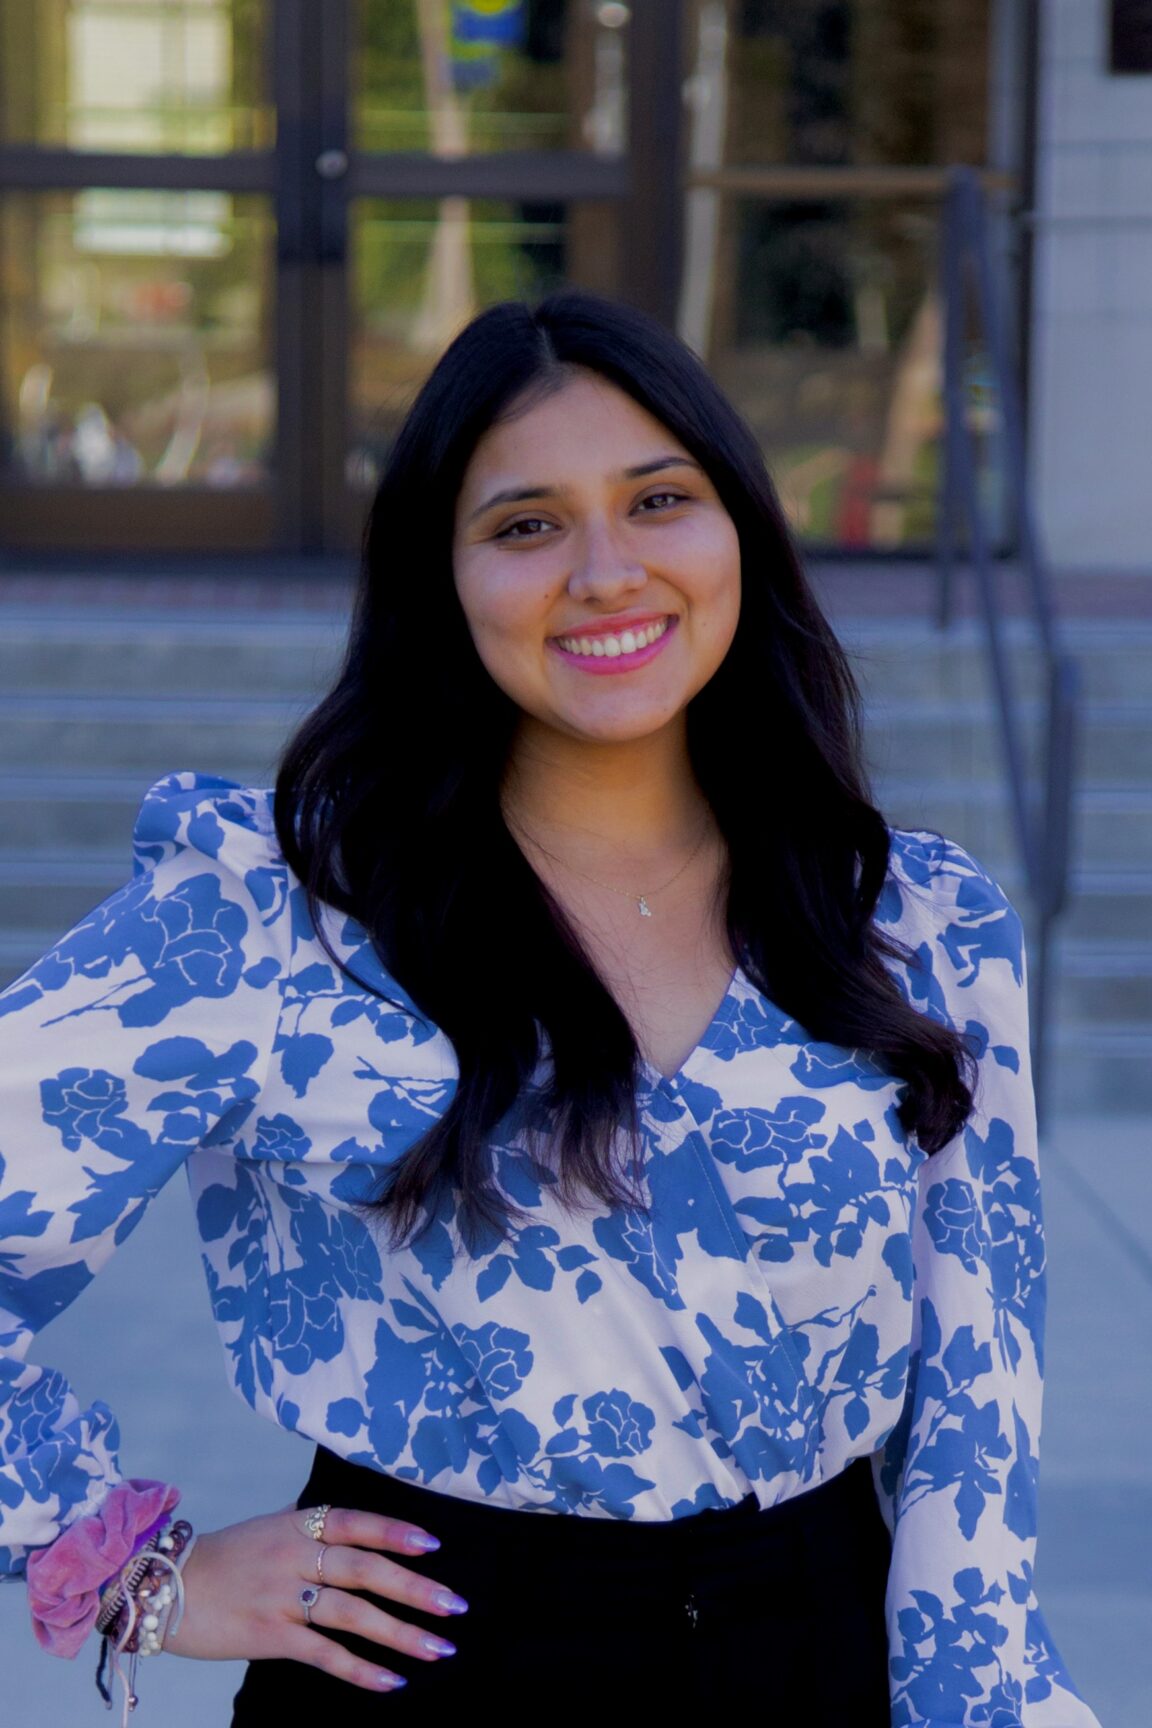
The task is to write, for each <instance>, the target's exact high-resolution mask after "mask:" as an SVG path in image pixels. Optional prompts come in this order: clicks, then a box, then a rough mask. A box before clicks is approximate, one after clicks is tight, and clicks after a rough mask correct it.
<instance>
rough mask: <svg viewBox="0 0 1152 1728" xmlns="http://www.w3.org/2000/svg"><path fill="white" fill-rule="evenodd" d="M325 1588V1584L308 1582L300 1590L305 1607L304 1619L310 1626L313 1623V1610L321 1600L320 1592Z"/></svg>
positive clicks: (302, 1603)
mask: <svg viewBox="0 0 1152 1728" xmlns="http://www.w3.org/2000/svg"><path fill="white" fill-rule="evenodd" d="M323 1588H324V1586H323V1584H306V1585H305V1586H304V1588H303V1590H301V1592H300V1602H301V1605H302V1607H303V1609H304V1621H305V1624H306V1625H308V1626H311V1624H312V1610H313V1608H315V1606H316V1604H317V1602H319V1600H320V1592H321V1590H323Z"/></svg>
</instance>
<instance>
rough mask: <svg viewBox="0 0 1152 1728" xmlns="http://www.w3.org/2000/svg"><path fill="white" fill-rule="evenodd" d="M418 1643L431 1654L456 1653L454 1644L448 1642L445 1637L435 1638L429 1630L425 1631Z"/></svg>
mask: <svg viewBox="0 0 1152 1728" xmlns="http://www.w3.org/2000/svg"><path fill="white" fill-rule="evenodd" d="M420 1643H421V1644H422V1645H423V1647H424V1649H425V1650H428V1651H430V1652H431V1654H432V1655H433V1656H455V1654H456V1646H455V1644H449V1642H448V1640H447V1638H435V1637H433V1635H432V1633H431V1632H427V1633H425V1635H424V1637H423V1638H421V1640H420Z"/></svg>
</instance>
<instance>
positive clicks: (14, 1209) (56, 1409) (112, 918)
mask: <svg viewBox="0 0 1152 1728" xmlns="http://www.w3.org/2000/svg"><path fill="white" fill-rule="evenodd" d="M289 900H290V896H289V890H288V880H287V871H286V866H285V865H284V863H283V860H282V858H281V857H280V854H279V850H278V848H276V846H275V835H274V831H273V830H272V827H271V817H270V811H269V800H268V796H267V794H266V793H263V792H256V791H249V790H245V789H243V788H240V787H238V786H235V785H233V784H232V783H231V782H229V781H224V780H216V779H211V778H209V777H206V776H198V775H194V774H187V773H185V774H173V775H169V776H168V777H167V778H166V779H165V780H162V781H160V782H159V783H158V784H157V785H156V786H154V787H153V788H152V789H151V791H150V792H149V793H148V795H147V797H146V798H145V800H144V803H143V805H142V807H141V810H140V814H139V817H138V820H137V823H136V829H135V873H134V875H133V878H132V880H131V881H130V882H129V883H127V885H126V886H125V887H123V888H121V889H120V890H119V891H118V892H117V893H115V894H113V895H112V896H111V897H110V898H109V899H107V900H105V901H104V902H103V903H102V904H101V905H99V906H97V907H96V909H95V911H93V912H91V913H89V915H88V916H87V917H86V918H85V919H83V920H82V922H81V923H79V924H78V925H77V926H76V928H75V929H74V930H72V931H70V932H69V934H68V935H67V936H65V937H63V938H62V940H61V941H59V942H58V943H57V944H56V946H55V947H54V948H52V949H51V950H50V951H49V952H48V953H47V954H45V955H44V957H43V958H42V959H41V960H39V961H38V962H37V963H36V965H34V966H33V967H32V968H31V970H30V971H28V972H27V973H25V974H24V976H23V977H22V978H20V979H18V980H17V981H16V982H15V983H13V984H11V985H9V987H8V988H7V989H6V990H5V991H3V993H0V1574H3V1573H5V1572H8V1573H20V1572H22V1571H23V1570H24V1563H25V1559H26V1556H27V1551H28V1550H29V1549H31V1548H35V1547H39V1546H42V1545H44V1544H46V1543H49V1542H51V1541H53V1540H54V1539H55V1537H57V1536H58V1535H59V1534H60V1533H61V1531H62V1530H64V1529H65V1528H67V1527H68V1526H69V1525H70V1524H71V1523H72V1522H74V1521H75V1520H76V1519H77V1518H79V1517H82V1516H84V1515H85V1514H87V1513H89V1512H92V1511H94V1510H95V1509H96V1508H97V1507H98V1506H99V1504H100V1502H101V1501H102V1500H103V1499H104V1498H105V1496H106V1494H107V1493H108V1491H109V1490H110V1488H111V1487H112V1486H113V1485H114V1484H115V1483H116V1482H118V1481H119V1480H120V1469H119V1463H118V1457H117V1453H118V1446H119V1436H118V1432H117V1426H116V1422H115V1419H114V1417H113V1415H112V1413H111V1411H110V1410H109V1409H108V1408H107V1406H106V1405H104V1404H102V1403H99V1402H97V1403H93V1404H92V1405H91V1406H90V1408H88V1409H82V1408H81V1407H80V1404H79V1402H78V1400H77V1398H76V1396H75V1395H74V1393H73V1392H72V1390H71V1388H70V1387H69V1386H68V1385H67V1384H66V1383H65V1381H64V1380H63V1379H62V1378H61V1376H60V1375H59V1374H58V1373H56V1372H55V1371H54V1370H52V1369H51V1368H47V1367H37V1366H35V1365H33V1364H30V1363H28V1362H27V1361H26V1360H25V1357H26V1352H27V1349H28V1346H29V1343H30V1341H31V1339H32V1337H33V1336H34V1334H35V1333H37V1332H38V1331H39V1330H40V1329H41V1328H42V1327H43V1326H45V1325H46V1324H47V1322H48V1321H49V1320H51V1319H52V1318H53V1316H54V1315H56V1314H58V1313H60V1311H61V1309H63V1308H65V1307H66V1306H67V1305H68V1303H70V1302H71V1301H73V1300H74V1299H75V1298H76V1297H77V1296H79V1294H80V1292H81V1291H82V1290H83V1289H84V1287H85V1285H86V1284H87V1283H88V1282H89V1280H90V1279H91V1278H92V1277H93V1275H94V1274H95V1273H96V1272H97V1271H98V1270H99V1268H100V1267H101V1266H102V1265H103V1264H104V1262H105V1261H106V1260H107V1259H108V1257H109V1256H110V1255H111V1253H112V1252H113V1250H114V1248H115V1247H116V1246H117V1244H118V1243H120V1242H122V1241H124V1239H125V1237H126V1236H128V1234H129V1233H130V1231H131V1230H132V1229H133V1228H134V1227H135V1225H136V1224H137V1222H138V1221H139V1219H140V1217H141V1215H142V1213H143V1211H144V1209H145V1207H146V1206H147V1204H148V1202H149V1201H150V1200H151V1199H152V1197H153V1196H154V1195H155V1194H156V1193H157V1192H158V1191H159V1189H160V1188H161V1187H162V1186H163V1184H164V1183H165V1182H166V1181H167V1180H168V1178H169V1177H170V1176H171V1175H172V1174H173V1172H174V1171H175V1170H177V1169H178V1168H179V1167H180V1165H181V1164H182V1163H183V1162H184V1160H185V1159H186V1158H187V1157H188V1156H189V1154H190V1153H191V1152H192V1151H193V1150H194V1149H195V1148H196V1147H197V1146H200V1145H204V1144H206V1143H208V1142H211V1143H213V1144H221V1143H226V1142H227V1141H229V1140H231V1139H232V1138H233V1136H234V1135H235V1134H236V1133H237V1132H238V1131H239V1128H240V1125H241V1124H242V1122H243V1120H244V1118H245V1117H246V1116H247V1115H248V1114H249V1113H250V1112H251V1110H252V1108H253V1103H254V1101H255V1099H256V1098H257V1096H258V1094H259V1092H260V1088H261V1085H262V1082H263V1077H264V1073H265V1070H266V1068H267V1065H268V1061H269V1057H270V1054H271V1050H272V1043H273V1039H274V1036H275V1030H276V1024H277V1019H278V1012H279V1002H280V988H279V985H280V980H281V978H282V976H283V973H284V970H285V967H286V959H287V949H288V935H287V927H288V925H289V923H290V916H291V915H290V913H289V915H288V916H287V917H285V916H284V914H285V910H286V907H287V905H288V903H289Z"/></svg>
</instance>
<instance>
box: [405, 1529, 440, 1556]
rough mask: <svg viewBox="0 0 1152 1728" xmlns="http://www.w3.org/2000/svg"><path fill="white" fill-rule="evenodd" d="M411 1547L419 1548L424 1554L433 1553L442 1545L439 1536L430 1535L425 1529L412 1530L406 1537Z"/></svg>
mask: <svg viewBox="0 0 1152 1728" xmlns="http://www.w3.org/2000/svg"><path fill="white" fill-rule="evenodd" d="M404 1541H405V1544H406V1546H407V1547H409V1548H419V1549H420V1551H421V1553H423V1554H432V1553H434V1552H435V1551H436V1549H437V1548H439V1546H440V1538H439V1537H438V1536H429V1535H428V1534H427V1532H426V1531H424V1530H410V1531H409V1532H408V1534H407V1536H406V1537H405V1538H404Z"/></svg>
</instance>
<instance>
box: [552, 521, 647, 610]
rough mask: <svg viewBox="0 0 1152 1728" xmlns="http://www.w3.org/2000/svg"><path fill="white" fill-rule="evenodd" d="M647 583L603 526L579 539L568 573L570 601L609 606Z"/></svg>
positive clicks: (644, 574) (644, 572)
mask: <svg viewBox="0 0 1152 1728" xmlns="http://www.w3.org/2000/svg"><path fill="white" fill-rule="evenodd" d="M647 580H648V572H647V570H646V569H645V568H644V566H643V564H640V563H637V561H636V559H635V557H634V556H633V554H632V553H631V552H630V551H629V550H628V548H626V547H625V546H623V545H621V544H620V543H619V542H618V540H617V538H616V536H615V535H614V534H613V533H612V532H611V530H610V529H609V528H608V527H607V526H606V525H604V524H599V525H594V526H592V527H590V528H588V529H587V531H586V532H585V533H584V534H583V535H582V536H581V539H580V551H579V554H578V556H577V557H576V559H575V561H574V563H573V565H572V569H571V570H570V572H569V574H568V593H569V594H570V596H571V597H572V599H573V600H578V601H588V600H593V601H596V600H598V601H601V602H603V603H608V604H611V603H612V602H614V601H617V600H619V599H620V598H621V597H622V596H623V595H626V594H634V593H635V592H636V591H637V590H638V589H640V588H643V586H644V584H645V583H646V582H647Z"/></svg>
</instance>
